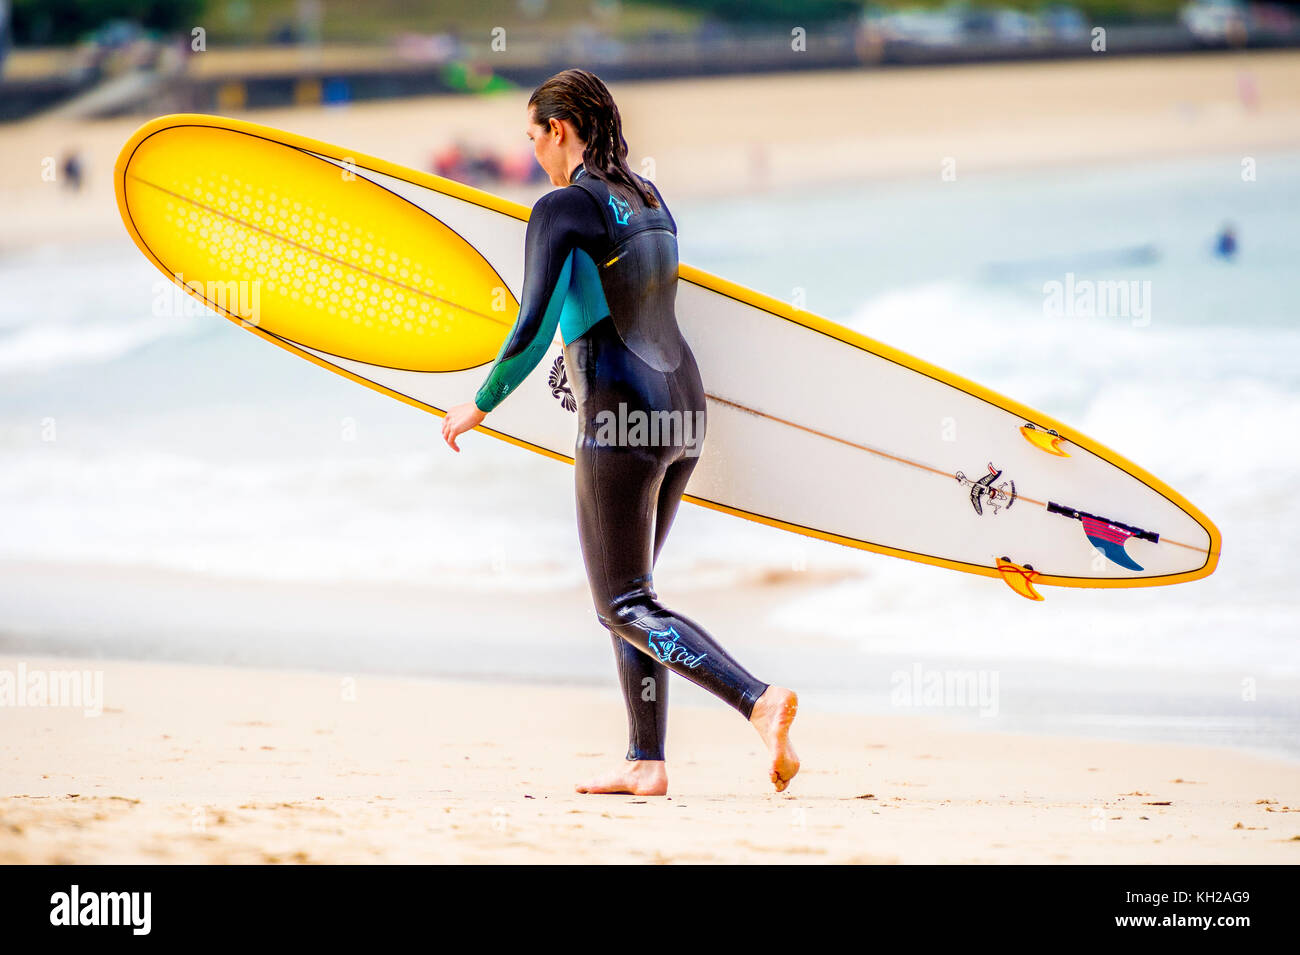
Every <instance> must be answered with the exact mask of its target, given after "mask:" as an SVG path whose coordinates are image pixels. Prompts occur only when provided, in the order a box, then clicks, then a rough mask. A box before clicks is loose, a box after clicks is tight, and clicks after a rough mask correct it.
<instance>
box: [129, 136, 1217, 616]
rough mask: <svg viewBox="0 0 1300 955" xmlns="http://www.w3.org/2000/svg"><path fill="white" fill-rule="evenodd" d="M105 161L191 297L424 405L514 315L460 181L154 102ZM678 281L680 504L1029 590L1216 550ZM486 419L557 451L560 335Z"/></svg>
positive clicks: (860, 359) (1005, 424) (962, 389)
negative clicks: (686, 377) (696, 395)
mask: <svg viewBox="0 0 1300 955" xmlns="http://www.w3.org/2000/svg"><path fill="white" fill-rule="evenodd" d="M115 180H116V190H117V201H118V207H119V209H120V211H121V214H122V221H123V222H124V223H125V225H126V228H127V230H128V232H129V233H130V235H131V238H132V239H133V240H134V241H135V244H136V245H137V246H138V247H139V248H140V250H141V251H142V252H143V253H144V254H145V255H146V256H147V257H148V258H149V260H150V261H152V262H153V263H154V265H156V266H157V267H158V268H159V269H160V270H161V271H162V272H163V274H165V275H166V276H168V277H169V278H171V279H172V280H173V281H175V282H177V283H178V284H179V285H181V286H182V287H183V288H184V289H185V290H186V292H188V293H189V294H190V295H192V296H194V297H196V298H198V299H199V300H201V301H203V302H204V303H205V304H206V305H208V306H209V307H210V308H212V309H214V310H215V311H217V312H219V313H220V314H222V315H224V316H225V317H227V318H229V319H230V320H231V321H233V322H235V323H236V324H239V325H240V326H241V327H243V328H245V329H246V330H247V331H249V332H251V333H252V334H254V335H257V336H259V337H261V338H263V339H265V340H266V341H268V342H270V343H272V344H273V345H276V346H278V347H280V348H283V349H285V350H287V351H289V352H292V353H293V354H295V355H298V356H300V357H302V358H305V359H307V360H308V361H311V362H313V363H315V364H316V365H319V366H320V367H322V368H325V369H328V370H329V371H331V372H334V373H335V374H338V375H342V376H343V377H345V378H349V379H351V380H352V381H355V382H357V383H359V384H362V385H364V386H366V387H367V388H372V389H374V390H376V391H379V392H382V393H384V394H387V395H390V396H391V397H393V398H396V399H397V400H399V401H403V402H405V403H407V404H409V405H412V406H414V407H416V408H421V409H423V410H425V411H428V412H431V413H433V414H436V415H442V414H445V412H446V409H448V408H450V407H452V406H454V405H456V404H460V403H462V402H465V401H470V400H472V398H473V396H474V394H475V392H476V391H477V389H478V387H479V385H480V384H482V382H483V380H484V378H485V376H486V374H487V371H488V368H489V367H490V365H491V362H492V361H493V359H494V358H495V356H496V354H497V352H498V350H499V349H500V347H501V344H502V343H503V342H504V340H505V338H506V335H507V334H508V333H509V330H510V328H511V326H512V325H513V323H514V320H515V317H516V315H517V313H518V307H519V306H518V301H519V297H520V292H521V286H522V281H523V253H524V230H525V225H526V223H527V221H528V215H529V210H528V208H526V207H525V206H522V205H520V204H518V203H514V202H510V201H508V200H506V199H502V198H500V197H498V196H494V195H491V194H490V193H487V192H483V191H480V190H478V189H474V188H471V187H469V186H466V185H462V184H460V183H457V182H453V181H451V180H447V179H443V178H440V177H438V176H434V175H431V174H429V173H423V172H418V171H415V170H412V169H406V168H403V167H401V166H397V165H394V164H393V163H390V162H386V161H384V160H382V159H379V158H376V157H373V156H367V155H364V154H362V153H360V152H355V151H353V150H348V149H343V148H340V147H338V146H332V145H329V144H327V143H322V142H317V141H315V140H312V139H308V138H306V137H303V136H298V135H295V134H292V133H287V132H283V131H281V130H277V129H272V128H269V127H266V126H261V125H257V124H254V123H250V122H245V121H242V120H235V119H227V118H224V117H219V116H206V115H196V114H179V115H171V116H163V117H160V118H158V119H154V120H152V121H150V122H148V123H145V124H144V125H143V126H142V127H141V128H140V129H139V130H137V131H136V132H135V133H134V134H133V135H132V136H131V138H130V139H129V140H128V141H127V143H126V144H125V146H124V147H123V148H122V151H121V154H120V156H119V157H118V160H117V164H116V167H115ZM679 279H680V280H679V283H678V295H677V312H678V318H679V322H680V325H681V328H682V332H683V334H684V335H685V337H686V339H687V341H688V342H689V343H690V346H691V348H692V350H693V351H694V353H695V356H696V359H697V361H698V363H699V366H700V370H701V374H702V375H703V379H704V384H705V390H706V392H707V393H708V399H709V408H708V414H709V422H708V435H707V439H706V441H705V443H704V448H703V452H702V453H701V455H700V461H699V464H698V466H697V467H696V469H695V473H694V476H693V477H692V479H691V482H690V485H689V487H688V489H687V495H686V499H687V500H689V501H691V502H693V503H695V504H700V505H703V506H705V507H710V508H713V509H715V510H718V511H723V512H725V513H728V514H732V515H735V516H736V517H740V518H744V519H746V520H750V521H756V522H759V523H762V524H767V525H770V526H772V527H775V528H780V529H782V530H785V531H790V532H793V533H796V534H803V535H807V536H809V537H815V538H820V539H822V540H827V541H833V542H835V543H838V544H843V545H845V546H848V547H855V548H860V549H863V550H868V551H874V552H876V553H880V554H886V555H889V556H893V557H899V558H904V559H907V560H913V561H918V562H921V563H925V564H931V565H935V566H939V567H946V568H949V569H951V570H958V571H963V572H966V573H971V574H978V575H983V576H986V577H993V578H1001V579H1002V580H1004V581H1006V582H1007V583H1008V584H1009V585H1010V586H1011V587H1012V589H1013V590H1014V591H1015V592H1017V593H1019V594H1021V595H1022V596H1025V597H1028V598H1031V599H1041V595H1040V594H1039V593H1038V591H1037V589H1036V588H1037V586H1038V585H1043V584H1046V585H1053V586H1065V587H1144V586H1157V585H1164V584H1174V583H1180V582H1184V581H1190V580H1196V579H1198V578H1201V577H1205V576H1206V575H1208V574H1210V573H1212V572H1213V571H1214V568H1215V565H1216V564H1217V562H1218V556H1219V549H1220V535H1219V531H1218V529H1217V528H1216V527H1215V526H1214V524H1213V523H1211V522H1210V520H1209V519H1208V518H1207V517H1206V516H1205V515H1204V514H1202V513H1201V512H1200V511H1199V510H1198V509H1197V508H1195V507H1194V506H1193V505H1192V504H1191V503H1190V502H1188V501H1187V500H1186V499H1185V498H1184V497H1183V496H1182V495H1180V494H1179V493H1178V492H1176V491H1175V490H1173V489H1172V488H1171V487H1169V486H1168V485H1166V484H1165V483H1163V482H1162V481H1160V480H1158V479H1157V478H1156V477H1154V476H1153V475H1151V474H1149V473H1147V472H1146V471H1144V470H1143V469H1142V468H1140V467H1138V466H1137V465H1136V464H1133V463H1132V462H1130V461H1128V460H1126V459H1125V458H1123V457H1121V456H1120V455H1119V454H1117V453H1115V452H1114V451H1111V450H1109V449H1107V448H1106V447H1104V446H1103V445H1101V444H1100V443H1098V442H1097V441H1094V440H1092V439H1091V438H1089V437H1087V436H1085V435H1083V434H1081V433H1079V432H1078V431H1076V430H1074V429H1073V428H1070V427H1068V426H1067V425H1065V424H1062V423H1061V422H1059V421H1056V420H1054V419H1053V418H1051V417H1049V416H1048V415H1046V414H1044V413H1042V412H1040V411H1036V410H1034V409H1033V408H1030V407H1028V406H1026V405H1024V404H1021V403H1020V402H1017V401H1014V400H1012V399H1010V398H1006V397H1004V396H1002V395H999V394H997V393H996V392H993V391H991V390H990V389H988V388H985V387H983V386H981V385H978V384H976V383H974V382H972V381H968V380H966V379H964V378H962V377H960V376H958V375H955V374H952V373H951V372H948V371H944V370H943V369H941V368H938V367H936V366H934V365H931V364H929V363H928V362H925V361H923V360H921V359H919V358H915V357H913V356H911V355H908V354H905V353H903V352H901V351H898V350H897V349H894V348H891V347H889V346H888V345H886V344H883V343H881V342H878V341H875V340H873V339H871V338H868V337H867V336H865V335H861V334H858V333H857V332H855V331H853V330H851V329H848V328H844V327H842V326H840V325H838V324H836V323H834V322H831V321H829V320H827V319H825V318H822V317H820V316H817V315H814V314H811V313H809V312H806V311H802V310H799V309H796V308H793V307H792V306H791V305H789V304H788V303H786V302H782V301H780V300H778V299H775V298H772V297H770V296H767V295H764V294H762V293H759V292H756V291H753V290H751V289H747V288H743V287H741V286H739V285H736V284H734V283H732V282H728V281H726V280H725V279H722V278H718V277H717V276H714V275H710V274H708V273H706V272H703V271H701V270H699V269H696V268H692V267H690V266H689V265H685V264H683V265H682V266H681V267H680V272H679ZM480 430H482V431H485V432H487V433H488V434H491V435H493V436H495V437H497V438H499V439H501V440H503V441H507V442H509V443H511V444H514V445H517V446H518V447H520V448H524V449H527V450H529V451H533V452H536V453H538V454H542V455H546V456H547V457H550V458H554V459H555V460H557V461H565V462H569V463H572V460H573V449H574V441H575V437H576V413H575V405H574V399H573V394H572V392H571V390H570V388H569V384H568V377H567V373H566V370H565V368H564V355H563V348H562V343H561V342H560V340H559V338H558V336H557V338H556V340H555V341H554V342H552V344H551V347H550V350H549V351H548V353H547V355H546V357H545V358H544V360H543V362H542V364H541V366H540V368H539V369H538V370H536V371H535V372H534V373H533V374H532V375H531V376H529V378H528V379H527V380H526V381H525V382H524V383H523V384H522V385H520V386H519V387H518V388H517V389H516V390H515V391H514V392H513V393H512V394H511V396H510V397H509V398H508V399H507V400H506V401H505V402H503V403H502V404H501V405H500V407H498V408H497V410H496V411H494V412H493V413H492V414H491V415H489V416H488V418H487V420H486V421H485V422H484V424H483V425H481V426H480ZM449 466H450V465H449Z"/></svg>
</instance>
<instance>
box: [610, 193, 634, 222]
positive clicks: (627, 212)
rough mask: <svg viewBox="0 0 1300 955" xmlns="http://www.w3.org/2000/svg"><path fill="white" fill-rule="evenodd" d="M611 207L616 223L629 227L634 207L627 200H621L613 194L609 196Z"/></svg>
mask: <svg viewBox="0 0 1300 955" xmlns="http://www.w3.org/2000/svg"><path fill="white" fill-rule="evenodd" d="M609 207H610V208H611V209H613V210H614V221H615V222H617V223H618V224H619V225H627V220H628V219H630V218H631V217H632V206H631V205H630V204H629V203H628V201H627V200H626V199H620V198H619V197H618V196H616V195H614V194H613V193H612V192H611V193H610V194H609Z"/></svg>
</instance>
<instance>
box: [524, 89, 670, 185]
mask: <svg viewBox="0 0 1300 955" xmlns="http://www.w3.org/2000/svg"><path fill="white" fill-rule="evenodd" d="M528 108H529V109H531V110H532V111H533V121H534V122H535V123H536V124H537V125H538V126H544V127H547V128H549V127H550V125H551V120H553V119H558V120H564V119H567V120H568V121H569V122H571V123H573V128H574V129H576V130H577V132H578V138H579V139H581V140H582V141H583V142H584V143H586V144H587V145H586V148H585V149H583V151H582V164H583V166H585V167H586V169H587V172H588V174H590V175H592V176H595V177H596V178H597V179H600V180H601V181H603V182H604V183H605V184H606V185H607V186H609V188H610V191H612V192H615V193H618V194H619V195H621V196H622V197H623V198H624V199H630V198H631V196H630V195H629V193H635V194H636V195H638V196H640V197H641V201H642V202H644V203H645V204H646V205H647V206H649V207H650V208H651V209H657V208H658V207H659V200H658V199H657V198H656V197H655V194H654V191H653V190H651V189H648V188H646V186H645V184H644V183H642V182H641V180H640V179H638V178H637V177H636V176H634V175H632V170H631V169H630V168H628V164H627V140H626V139H624V138H623V120H622V118H621V117H620V116H619V115H618V107H617V106H616V105H614V97H613V96H611V95H610V93H609V89H608V88H607V87H606V86H605V84H604V83H602V82H601V81H600V77H598V76H597V75H596V74H595V73H589V72H587V71H586V70H565V71H564V72H563V73H556V74H555V75H554V76H552V77H551V78H550V79H549V80H547V81H546V82H545V83H543V84H542V85H541V86H539V87H537V89H535V90H533V95H532V96H530V97H528Z"/></svg>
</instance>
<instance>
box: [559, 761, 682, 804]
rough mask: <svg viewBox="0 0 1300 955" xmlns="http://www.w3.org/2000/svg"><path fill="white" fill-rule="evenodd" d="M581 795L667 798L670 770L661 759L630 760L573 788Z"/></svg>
mask: <svg viewBox="0 0 1300 955" xmlns="http://www.w3.org/2000/svg"><path fill="white" fill-rule="evenodd" d="M573 788H574V789H576V790H577V791H578V792H580V793H626V794H627V795H629V796H666V795H667V794H668V769H667V767H666V766H665V765H664V761H663V760H661V759H658V760H656V759H633V760H628V761H627V762H625V763H624V764H623V765H622V766H620V767H619V768H618V769H616V770H614V771H613V772H610V773H605V774H604V775H603V776H597V777H596V778H595V779H593V780H591V782H589V783H586V784H585V785H584V784H582V783H579V784H578V785H577V786H574V787H573Z"/></svg>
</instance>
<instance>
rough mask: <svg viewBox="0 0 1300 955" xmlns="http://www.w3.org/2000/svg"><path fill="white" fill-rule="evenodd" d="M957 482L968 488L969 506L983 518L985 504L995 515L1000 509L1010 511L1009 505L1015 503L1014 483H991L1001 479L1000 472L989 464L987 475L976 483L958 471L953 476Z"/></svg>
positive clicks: (1011, 481) (1010, 481)
mask: <svg viewBox="0 0 1300 955" xmlns="http://www.w3.org/2000/svg"><path fill="white" fill-rule="evenodd" d="M955 477H956V478H957V482H958V483H959V484H962V485H964V486H966V487H969V488H970V506H971V507H973V508H975V513H976V514H978V515H980V516H981V517H983V516H984V505H985V504H987V505H988V506H989V507H991V508H993V513H994V514H996V513H997V512H998V511H1000V510H1002V508H1004V507H1005V508H1007V509H1008V510H1010V508H1011V505H1012V504H1014V503H1016V482H1015V481H1013V480H1011V479H1010V478H1007V479H1006V480H1005V481H1003V482H1002V483H1001V484H998V485H996V486H995V485H994V484H993V482H994V481H996V480H997V479H998V478H1000V477H1002V472H1001V471H1000V470H998V469H997V468H996V467H994V466H993V462H992V461H990V462H989V473H988V474H986V475H984V476H983V477H982V478H980V479H979V480H978V481H974V480H971V479H970V478H968V477H967V476H966V475H965V474H964V473H963V472H961V471H958V472H957V474H956V475H955Z"/></svg>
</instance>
